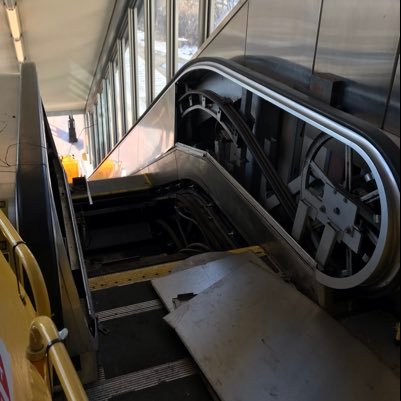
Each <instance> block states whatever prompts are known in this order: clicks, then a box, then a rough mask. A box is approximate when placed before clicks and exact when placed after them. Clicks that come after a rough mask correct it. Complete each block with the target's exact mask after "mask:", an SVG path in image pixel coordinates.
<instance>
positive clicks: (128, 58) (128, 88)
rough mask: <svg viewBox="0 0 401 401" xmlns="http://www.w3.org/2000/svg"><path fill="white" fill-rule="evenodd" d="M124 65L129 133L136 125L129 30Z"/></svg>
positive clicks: (124, 45) (124, 42) (124, 47)
mask: <svg viewBox="0 0 401 401" xmlns="http://www.w3.org/2000/svg"><path fill="white" fill-rule="evenodd" d="M123 64H124V102H125V123H126V127H127V131H128V130H129V129H130V128H131V127H132V126H133V124H134V109H133V106H132V75H131V74H132V62H131V48H130V41H129V33H128V30H127V31H126V33H125V35H124V39H123Z"/></svg>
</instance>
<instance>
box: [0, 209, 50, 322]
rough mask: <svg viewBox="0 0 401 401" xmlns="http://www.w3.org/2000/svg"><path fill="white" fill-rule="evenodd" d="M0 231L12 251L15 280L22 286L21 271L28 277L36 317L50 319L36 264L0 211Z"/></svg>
mask: <svg viewBox="0 0 401 401" xmlns="http://www.w3.org/2000/svg"><path fill="white" fill-rule="evenodd" d="M0 231H1V232H2V233H3V235H4V237H5V239H6V240H7V242H8V244H9V246H10V248H11V250H12V256H13V258H14V259H15V260H14V264H15V274H16V275H17V279H18V280H19V281H20V282H21V284H22V285H23V275H22V269H24V271H25V273H26V275H27V277H28V280H29V284H30V286H31V289H32V293H33V298H34V301H35V308H36V313H37V315H38V316H48V317H50V316H51V309H50V301H49V295H48V293H47V288H46V284H45V280H44V278H43V274H42V271H41V270H40V267H39V265H38V262H37V261H36V259H35V257H34V256H33V255H32V252H31V251H30V250H29V248H28V247H27V246H26V244H25V242H24V241H23V240H22V238H21V237H20V235H19V234H18V232H17V231H16V229H15V228H14V227H13V225H12V224H11V223H10V221H9V220H8V218H7V217H6V215H5V214H4V213H3V211H2V210H0Z"/></svg>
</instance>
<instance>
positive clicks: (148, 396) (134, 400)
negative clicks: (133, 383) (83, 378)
mask: <svg viewBox="0 0 401 401" xmlns="http://www.w3.org/2000/svg"><path fill="white" fill-rule="evenodd" d="M111 401H212V398H211V396H210V395H209V394H208V392H207V391H206V389H205V385H204V383H203V382H202V379H201V377H200V376H191V377H187V378H184V379H181V380H176V381H174V382H168V383H166V382H165V383H161V384H160V385H158V386H156V387H151V388H148V389H145V390H141V391H136V392H132V393H128V394H124V395H120V396H117V397H113V398H112V399H111Z"/></svg>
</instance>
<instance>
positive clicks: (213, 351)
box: [166, 258, 400, 401]
mask: <svg viewBox="0 0 401 401" xmlns="http://www.w3.org/2000/svg"><path fill="white" fill-rule="evenodd" d="M260 264H261V261H260V260H258V258H255V259H253V260H250V261H249V262H247V263H242V264H241V265H240V264H238V266H237V269H238V270H237V271H236V272H235V273H233V274H231V275H228V276H226V277H225V278H223V279H222V280H221V281H219V282H218V283H217V284H216V285H214V286H213V287H211V288H210V289H208V290H206V291H205V292H203V293H202V294H200V295H198V296H197V297H195V298H193V299H192V300H191V301H189V302H187V303H185V304H183V305H182V306H180V307H179V308H178V309H177V310H176V311H174V312H173V313H171V314H170V315H168V316H167V317H166V320H167V322H168V323H169V324H170V325H171V326H172V327H173V328H175V329H176V331H177V333H178V334H179V336H180V337H181V339H182V340H183V342H184V343H185V345H186V346H187V348H188V349H189V350H190V352H191V354H192V356H193V357H194V358H195V360H196V362H197V363H198V365H199V367H200V368H201V370H202V371H203V373H204V374H205V376H206V377H207V379H208V380H209V382H210V384H211V385H212V387H213V388H214V389H215V391H216V393H217V395H218V396H219V398H220V399H221V400H222V401H232V400H236V401H250V400H252V401H262V400H263V401H273V400H274V401H275V400H285V401H322V400H325V401H338V400H341V401H355V400H365V401H377V400H386V401H396V400H399V398H400V381H399V378H397V377H396V375H395V374H394V373H393V372H392V371H391V370H390V369H388V368H387V367H386V366H385V365H384V364H383V363H382V362H381V361H379V360H378V359H377V357H376V356H375V355H374V354H373V353H372V352H371V351H370V350H369V349H368V348H366V347H365V346H364V345H362V344H361V343H360V342H359V341H358V340H356V339H355V338H354V337H353V336H352V335H351V334H349V333H348V332H347V331H346V330H345V328H344V327H343V326H341V325H340V324H339V323H338V322H336V321H335V320H334V319H332V318H331V317H330V316H329V315H328V314H326V313H325V312H324V311H323V309H321V308H319V307H318V306H317V305H315V304H314V303H312V302H311V301H310V300H309V299H307V298H306V297H305V296H303V295H302V294H300V293H299V292H298V291H297V290H296V289H295V288H293V287H292V286H290V285H288V284H287V283H285V282H284V281H283V280H282V279H281V278H279V277H278V276H275V275H274V274H273V273H272V272H270V271H269V270H267V269H265V268H263V267H262V266H261V265H260Z"/></svg>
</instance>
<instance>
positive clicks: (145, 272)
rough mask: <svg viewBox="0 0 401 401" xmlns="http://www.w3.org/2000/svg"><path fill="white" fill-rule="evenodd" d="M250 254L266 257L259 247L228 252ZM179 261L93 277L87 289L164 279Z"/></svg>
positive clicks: (93, 289)
mask: <svg viewBox="0 0 401 401" xmlns="http://www.w3.org/2000/svg"><path fill="white" fill-rule="evenodd" d="M247 252H252V253H254V254H256V255H257V256H259V257H263V256H265V255H266V251H265V250H264V249H263V248H262V247H260V246H251V247H248V248H241V249H234V250H232V251H229V253H231V254H233V255H239V254H242V253H247ZM180 262H181V261H177V262H170V263H165V264H162V265H156V266H151V267H145V268H143V269H135V270H129V271H125V272H121V273H113V274H107V275H105V276H99V277H93V278H90V279H89V288H90V290H91V291H99V290H105V289H107V288H112V287H120V286H124V285H129V284H135V283H140V282H143V281H149V280H152V279H154V278H158V277H164V276H168V275H169V274H171V272H172V271H173V270H174V269H175V268H176V266H177V264H178V263H180Z"/></svg>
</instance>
